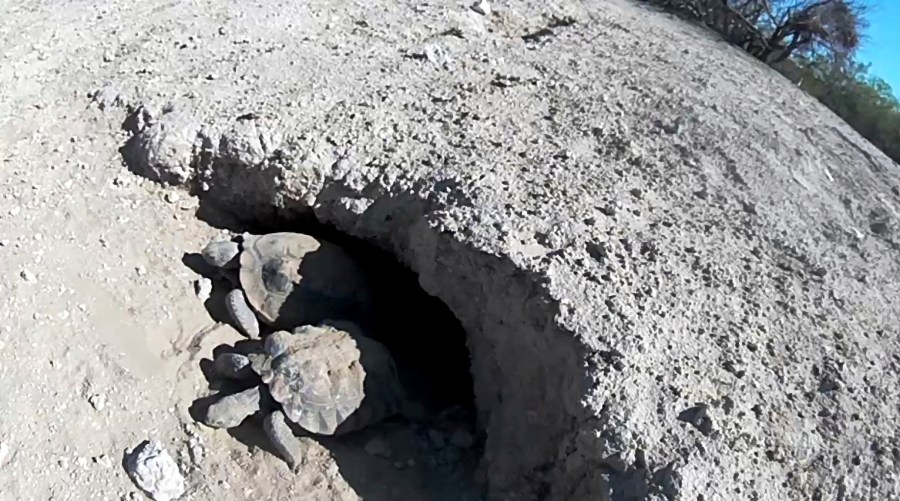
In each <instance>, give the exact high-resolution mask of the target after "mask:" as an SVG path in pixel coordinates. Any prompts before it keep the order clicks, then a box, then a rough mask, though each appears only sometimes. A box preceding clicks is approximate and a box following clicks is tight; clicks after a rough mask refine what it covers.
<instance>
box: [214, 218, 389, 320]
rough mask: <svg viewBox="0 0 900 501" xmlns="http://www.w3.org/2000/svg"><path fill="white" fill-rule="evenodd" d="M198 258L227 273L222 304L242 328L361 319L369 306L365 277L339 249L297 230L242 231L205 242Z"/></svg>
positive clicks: (353, 262) (225, 274) (365, 314)
mask: <svg viewBox="0 0 900 501" xmlns="http://www.w3.org/2000/svg"><path fill="white" fill-rule="evenodd" d="M201 255H202V256H203V259H204V260H205V261H206V262H207V263H208V264H210V265H211V266H213V267H216V268H218V269H219V270H220V272H221V273H222V274H223V275H224V276H225V277H226V278H228V279H229V280H230V281H231V282H232V285H233V287H234V288H233V289H232V290H231V291H230V292H229V293H228V294H226V308H227V310H228V312H229V314H230V316H231V318H232V320H233V321H234V323H235V324H236V327H238V329H239V330H241V331H242V332H243V333H244V334H246V335H247V336H249V337H251V338H257V337H259V334H260V326H259V322H260V321H262V323H264V324H267V325H269V326H271V327H272V328H275V329H286V330H290V329H293V328H294V327H297V326H299V325H305V324H316V323H319V322H321V321H323V320H325V319H326V318H346V319H352V320H356V321H361V320H363V319H364V318H365V316H367V315H368V312H369V310H370V308H371V302H372V299H371V295H370V292H369V289H368V284H367V283H366V282H367V281H366V278H365V275H364V273H363V272H362V270H361V269H360V268H359V266H358V265H357V264H356V262H355V261H354V260H353V259H352V258H351V257H350V256H349V255H348V254H347V253H346V252H344V250H343V249H341V248H340V247H338V246H337V245H335V244H332V243H330V242H325V241H320V240H317V239H315V238H313V237H311V236H309V235H306V234H303V233H289V232H280V233H270V234H266V235H251V234H248V233H245V234H244V235H243V238H242V241H241V242H240V243H239V244H238V243H237V242H232V241H228V240H223V241H213V242H210V243H209V244H208V245H207V246H206V247H204V248H203V250H202V251H201Z"/></svg>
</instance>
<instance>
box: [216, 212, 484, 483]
mask: <svg viewBox="0 0 900 501" xmlns="http://www.w3.org/2000/svg"><path fill="white" fill-rule="evenodd" d="M202 219H205V218H202ZM207 222H209V223H211V224H213V225H214V226H218V227H223V228H225V229H227V230H229V231H231V232H233V233H236V234H240V233H243V232H247V233H251V234H257V235H261V234H268V233H276V232H297V233H304V234H307V235H310V236H313V237H315V238H317V239H319V240H324V241H329V242H331V243H334V244H336V245H339V246H340V247H341V248H343V249H344V250H345V251H346V252H347V253H348V254H350V255H351V256H352V257H353V258H354V259H355V260H356V261H357V263H359V264H360V265H361V268H362V270H363V272H364V273H365V274H366V275H367V278H368V280H369V284H370V286H371V288H372V292H373V296H374V300H375V305H374V306H375V308H374V319H373V328H372V330H371V332H367V333H366V335H368V336H370V337H372V338H374V339H376V340H378V341H380V342H381V343H383V344H384V345H385V346H387V348H388V349H389V350H390V351H391V353H392V355H393V356H394V359H395V361H396V363H397V368H398V370H399V372H400V376H401V379H402V381H403V384H404V387H405V388H406V389H407V391H408V392H409V396H410V398H411V400H412V401H413V402H414V403H415V404H418V406H419V408H420V410H421V411H423V418H422V419H421V420H416V421H410V420H409V419H408V418H406V417H404V416H396V417H393V418H391V419H388V420H386V421H384V422H382V423H379V424H376V425H373V426H371V427H369V428H367V429H366V430H363V431H361V432H354V433H350V434H348V435H343V436H338V437H316V436H313V435H310V437H311V438H314V439H317V440H318V441H319V442H320V443H322V444H323V445H325V446H326V448H328V449H329V450H330V451H331V452H332V454H333V455H334V457H335V459H336V460H337V462H338V465H339V467H341V470H342V474H343V476H344V478H345V480H347V481H348V482H349V483H350V484H351V485H352V486H353V487H354V488H355V489H356V490H357V493H358V494H361V495H363V496H364V497H366V498H367V499H400V498H395V497H394V496H397V495H401V494H399V493H404V494H402V495H404V496H410V495H415V494H414V493H413V491H409V490H405V489H404V487H403V486H402V485H393V486H391V483H392V482H393V483H395V484H402V483H404V481H402V480H399V476H398V475H397V474H398V471H397V470H402V471H403V473H405V474H406V475H407V477H409V475H410V473H412V476H413V477H416V480H415V482H416V483H418V484H419V485H418V486H417V487H416V488H415V489H414V492H415V493H417V494H418V495H424V496H425V499H435V500H442V499H447V500H450V499H454V500H456V499H461V497H460V496H461V495H463V493H465V492H468V493H469V494H468V495H469V497H464V498H465V499H472V500H475V499H483V495H484V490H485V486H484V480H483V474H482V473H478V469H479V466H480V463H481V459H482V455H483V451H484V441H485V433H484V430H482V429H480V427H479V423H478V422H477V409H476V406H475V397H474V390H473V377H472V372H471V359H470V355H469V350H468V348H467V345H466V339H467V337H466V331H465V330H464V328H463V326H462V324H461V323H460V321H459V320H458V319H457V318H456V316H455V315H454V314H453V312H452V311H451V310H450V308H448V307H447V306H446V305H445V304H444V303H443V302H442V301H441V300H440V299H438V298H436V297H434V296H432V295H429V294H428V293H426V292H425V291H424V290H422V288H421V287H420V286H419V283H418V277H417V275H416V274H415V273H414V272H413V271H411V270H410V269H408V268H407V267H406V266H404V265H403V264H402V263H400V262H399V261H398V260H397V259H396V258H395V257H394V256H393V255H392V254H390V253H389V252H386V251H384V250H382V249H380V248H378V247H376V246H374V245H372V244H370V243H368V242H365V241H364V240H361V239H359V238H355V237H352V236H350V235H347V234H345V233H343V232H341V231H340V230H338V229H336V228H334V227H333V226H329V225H327V224H323V223H320V222H319V221H318V220H316V219H315V217H314V216H311V215H299V216H294V217H291V218H268V219H267V220H265V221H250V222H246V221H244V222H240V223H238V222H235V221H234V220H231V219H230V218H228V216H223V215H222V213H219V214H218V216H217V217H216V220H215V221H207ZM198 258H199V256H198ZM214 281H216V280H214ZM214 287H216V288H217V289H219V288H221V287H227V284H226V283H216V284H215V285H214ZM222 293H224V290H222V291H220V294H219V296H220V297H221V295H222ZM218 319H219V320H222V321H226V322H230V320H229V319H227V318H225V317H223V316H222V314H221V312H220V313H219V318H218ZM258 421H260V420H259V419H258V417H257V418H255V419H251V420H248V422H246V423H244V425H242V428H243V430H233V431H232V432H231V434H232V435H233V436H234V437H235V438H237V439H238V440H240V441H242V442H247V443H249V444H251V445H256V446H261V447H263V448H265V444H264V443H263V442H264V441H265V438H264V437H263V436H262V435H261V434H260V432H259V430H248V426H249V427H256V428H259V427H260V426H259V424H260V423H259V422H258ZM376 437H377V438H376ZM384 437H389V438H388V439H387V440H385V439H384ZM373 441H376V442H379V443H380V445H384V446H386V449H387V450H374V449H375V448H376V447H373V445H372V444H373ZM413 449H416V450H413ZM270 452H271V451H270ZM367 456H368V458H367ZM373 456H375V458H374V459H373V458H372V457H373ZM374 462H380V463H381V465H380V466H381V467H384V466H388V467H391V468H393V470H394V471H390V472H389V473H388V472H385V471H381V472H380V473H379V469H380V468H379V465H374V464H373V463H374ZM342 463H344V465H342ZM364 464H365V466H363V465H364ZM346 465H349V466H346ZM344 466H346V467H344ZM362 470H367V471H365V472H363V471H362ZM413 470H418V472H416V471H413ZM385 473H388V475H389V476H390V477H391V478H394V480H393V481H391V482H387V483H385V481H384V480H383V479H384V477H385ZM377 478H381V479H382V480H380V481H378V482H379V485H377V486H376V485H373V481H375V479H377ZM406 482H407V483H409V481H408V480H407V481H406ZM373 488H374V489H375V490H372V489H373ZM379 489H388V490H390V491H392V492H393V493H388V492H382V491H379ZM408 499H415V498H408Z"/></svg>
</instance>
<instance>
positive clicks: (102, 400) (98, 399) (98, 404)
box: [88, 394, 106, 411]
mask: <svg viewBox="0 0 900 501" xmlns="http://www.w3.org/2000/svg"><path fill="white" fill-rule="evenodd" d="M88 403H90V404H91V407H93V408H94V410H97V411H102V410H103V408H104V407H106V397H104V396H103V395H99V394H97V395H91V396H90V397H88Z"/></svg>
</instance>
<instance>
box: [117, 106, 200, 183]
mask: <svg viewBox="0 0 900 501" xmlns="http://www.w3.org/2000/svg"><path fill="white" fill-rule="evenodd" d="M199 130H200V127H199V125H197V124H196V123H195V122H194V121H193V119H192V118H191V117H190V116H189V115H185V114H182V113H178V112H172V113H166V114H163V115H162V116H161V117H159V119H158V120H156V121H154V122H151V123H150V124H148V125H147V126H145V127H144V128H143V129H142V130H141V131H140V132H138V133H137V134H135V135H134V136H132V137H131V139H129V140H128V142H127V143H125V146H124V147H123V157H124V159H125V162H126V163H127V164H128V166H129V168H130V169H132V171H134V172H136V173H138V174H141V175H143V176H145V177H147V178H149V179H152V180H154V181H159V182H163V183H166V184H172V185H186V184H187V182H188V181H189V180H191V179H193V177H194V171H193V152H194V142H195V141H196V140H197V134H198V132H199Z"/></svg>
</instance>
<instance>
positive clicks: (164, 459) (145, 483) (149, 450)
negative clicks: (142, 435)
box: [125, 440, 186, 501]
mask: <svg viewBox="0 0 900 501" xmlns="http://www.w3.org/2000/svg"><path fill="white" fill-rule="evenodd" d="M125 469H126V471H127V472H128V476H129V477H131V480H132V481H133V482H134V483H135V485H137V486H138V487H139V488H141V489H142V490H143V491H144V492H146V493H147V494H149V496H150V497H151V498H152V499H155V500H156V501H172V500H174V499H177V498H179V497H181V495H182V494H184V491H185V489H186V482H185V480H184V477H183V476H182V475H181V472H179V470H178V466H177V465H176V464H175V460H173V459H172V456H170V455H169V453H168V452H166V450H165V449H164V448H163V446H162V443H160V442H159V441H157V440H153V441H145V442H143V443H141V444H140V445H138V446H137V447H135V448H134V450H132V451H131V452H129V453H128V455H127V457H126V461H125Z"/></svg>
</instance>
